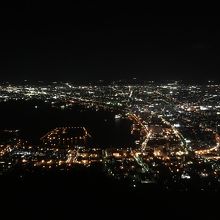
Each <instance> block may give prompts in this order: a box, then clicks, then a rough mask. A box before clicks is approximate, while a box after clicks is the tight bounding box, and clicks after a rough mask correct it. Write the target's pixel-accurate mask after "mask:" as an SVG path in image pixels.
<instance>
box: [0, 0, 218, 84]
mask: <svg viewBox="0 0 220 220" xmlns="http://www.w3.org/2000/svg"><path fill="white" fill-rule="evenodd" d="M0 14H1V15H0V19H1V28H0V32H1V33H0V40H1V43H0V45H1V48H0V72H1V73H0V74H1V80H24V79H29V80H73V81H74V80H85V79H86V80H90V79H91V80H96V79H120V78H125V79H126V78H133V77H138V78H141V79H142V78H143V79H192V80H201V79H205V80H206V79H220V76H219V75H220V74H218V73H219V71H220V65H219V61H220V52H219V49H220V43H219V39H220V19H219V17H218V16H199V15H198V16H197V15H193V16H190V15H189V16H184V15H179V16H158V15H157V14H154V13H151V12H149V10H147V8H145V7H141V6H140V7H135V8H134V7H132V5H130V6H115V5H98V6H97V5H95V4H93V3H86V2H83V3H81V4H74V5H73V4H68V5H64V4H62V5H60V4H58V3H53V4H52V3H51V4H49V3H48V4H47V5H45V3H43V2H42V3H40V2H39V1H36V3H35V4H31V3H30V4H21V3H19V4H18V5H6V6H3V7H2V8H1V11H0Z"/></svg>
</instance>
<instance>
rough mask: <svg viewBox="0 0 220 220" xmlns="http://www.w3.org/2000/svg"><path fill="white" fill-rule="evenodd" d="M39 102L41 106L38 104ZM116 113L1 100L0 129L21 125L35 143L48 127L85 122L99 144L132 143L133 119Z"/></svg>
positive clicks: (124, 144)
mask: <svg viewBox="0 0 220 220" xmlns="http://www.w3.org/2000/svg"><path fill="white" fill-rule="evenodd" d="M35 106H38V108H35ZM114 116H115V113H113V112H109V111H95V110H91V109H85V108H83V107H80V106H75V107H73V108H72V109H63V110H62V109H60V108H52V107H51V106H50V104H48V103H44V102H39V101H26V102H25V101H19V102H15V101H10V102H5V103H0V129H20V130H21V132H20V134H21V136H22V137H23V138H25V139H27V140H29V141H30V142H32V143H34V144H38V143H39V139H40V137H42V136H43V135H44V134H45V133H47V132H48V131H50V130H52V129H54V128H55V127H62V126H84V127H86V129H87V130H88V132H89V133H90V134H91V136H92V143H93V144H94V146H98V147H103V148H106V147H132V146H134V139H133V137H132V136H131V135H130V126H131V122H130V121H128V120H126V119H120V120H115V118H114Z"/></svg>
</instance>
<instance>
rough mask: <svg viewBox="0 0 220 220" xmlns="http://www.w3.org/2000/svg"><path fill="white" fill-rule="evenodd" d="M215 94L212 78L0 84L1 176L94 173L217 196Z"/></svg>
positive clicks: (219, 167) (219, 165)
mask: <svg viewBox="0 0 220 220" xmlns="http://www.w3.org/2000/svg"><path fill="white" fill-rule="evenodd" d="M219 93H220V84H219V83H217V82H215V81H207V83H203V84H199V83H185V82H182V81H164V82H156V81H155V82H154V81H145V82H136V81H135V80H134V81H132V82H128V81H113V82H111V83H108V84H106V83H104V82H103V81H98V82H97V83H94V82H93V83H88V84H84V85H79V84H74V83H72V82H53V83H45V82H38V83H35V84H32V83H29V82H28V81H25V82H24V83H23V84H12V83H8V82H5V83H2V84H1V85H0V106H1V109H2V116H1V121H2V123H1V131H0V175H1V176H2V177H7V176H18V178H24V176H28V175H34V174H35V173H40V174H42V175H44V174H47V173H50V172H63V173H71V172H75V171H76V170H79V169H80V170H88V172H90V170H91V172H93V171H92V170H94V169H95V170H98V171H99V172H100V173H101V175H103V176H106V177H107V178H109V180H110V181H116V182H123V183H124V184H126V185H128V186H129V187H131V188H133V189H138V188H139V187H146V188H147V187H152V186H156V187H160V188H162V189H163V190H167V191H194V190H196V191H219V190H220V136H219V129H220V118H219V115H220V96H219ZM4 113H7V114H4ZM79 172H80V171H79Z"/></svg>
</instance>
